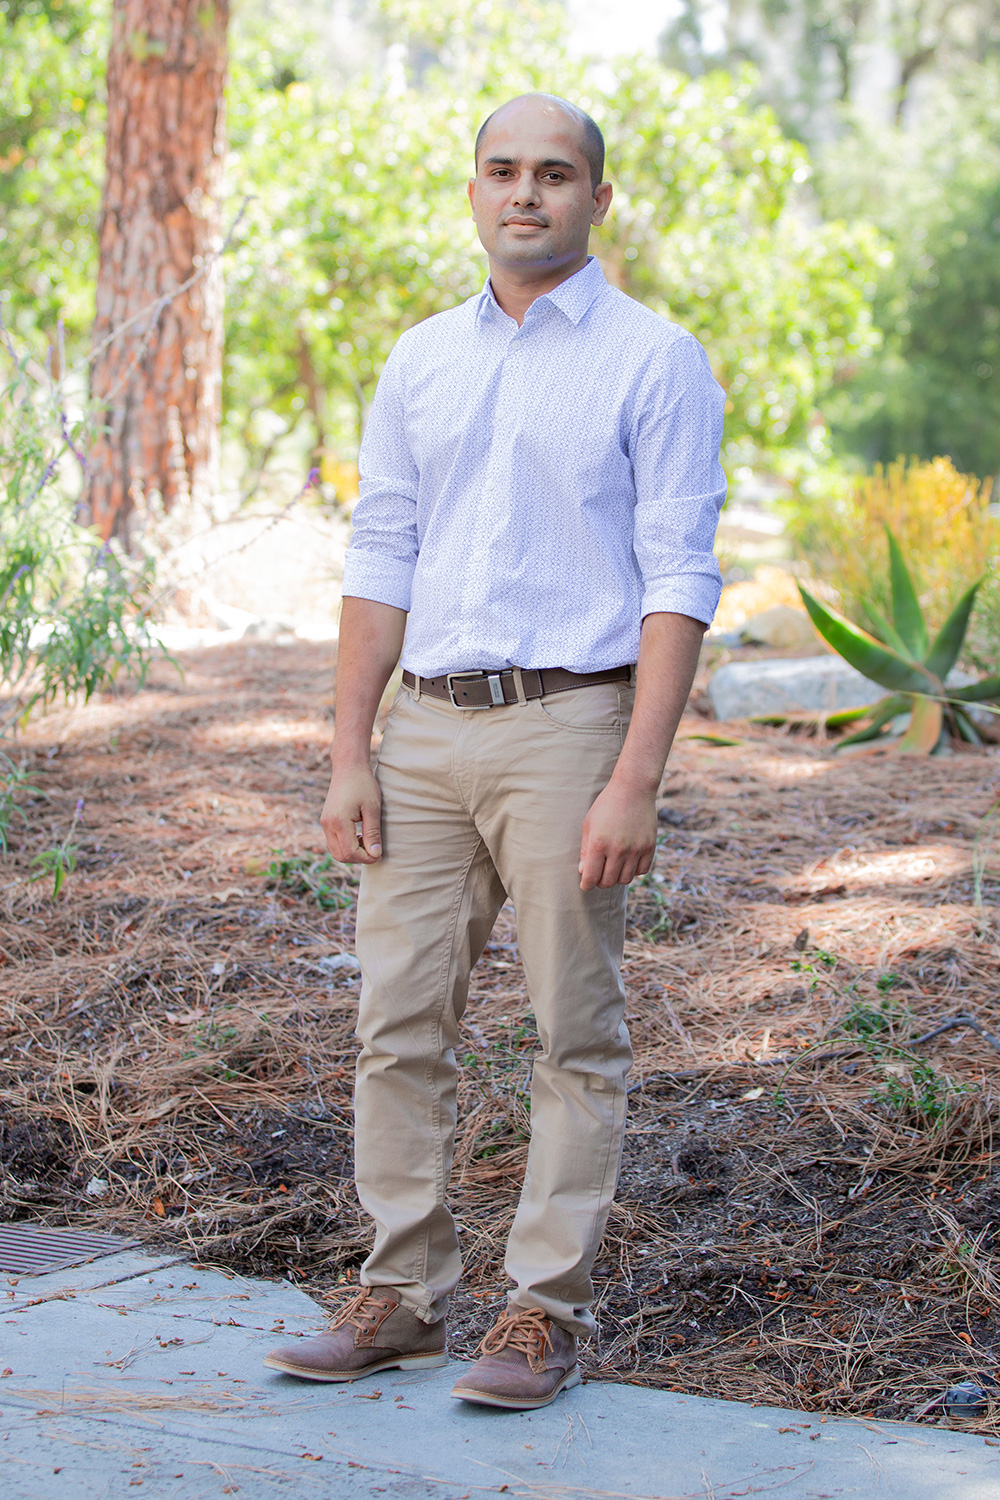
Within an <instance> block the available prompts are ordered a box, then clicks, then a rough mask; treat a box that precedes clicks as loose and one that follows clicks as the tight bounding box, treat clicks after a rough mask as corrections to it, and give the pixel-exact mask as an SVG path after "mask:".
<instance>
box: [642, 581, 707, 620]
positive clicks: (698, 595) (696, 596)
mask: <svg viewBox="0 0 1000 1500" xmlns="http://www.w3.org/2000/svg"><path fill="white" fill-rule="evenodd" d="M721 593H722V582H721V580H720V579H718V578H710V577H707V576H706V575H705V574H704V573H696V574H688V575H687V576H684V575H681V576H679V577H678V576H677V575H676V574H675V575H674V576H673V577H670V578H654V579H652V580H651V581H649V582H647V584H646V588H645V592H644V593H643V596H642V618H643V619H645V618H646V616H647V615H655V614H672V615H690V616H691V618H692V619H693V620H700V621H701V622H702V624H703V625H711V623H712V619H713V617H714V615H715V611H716V609H717V608H718V605H719V596H720V594H721Z"/></svg>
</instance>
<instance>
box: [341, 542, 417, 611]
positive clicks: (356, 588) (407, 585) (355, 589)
mask: <svg viewBox="0 0 1000 1500" xmlns="http://www.w3.org/2000/svg"><path fill="white" fill-rule="evenodd" d="M414 567H415V563H414V562H413V561H412V560H403V559H401V558H398V557H386V556H385V555H384V554H383V553H376V552H354V551H352V550H351V548H348V549H347V555H346V556H345V558H344V583H343V587H342V588H341V593H342V594H343V596H344V598H345V599H371V600H372V602H373V603H375V604H391V605H393V607H394V608H395V609H405V610H406V611H407V612H409V608H410V591H411V589H412V587H413V573H414Z"/></svg>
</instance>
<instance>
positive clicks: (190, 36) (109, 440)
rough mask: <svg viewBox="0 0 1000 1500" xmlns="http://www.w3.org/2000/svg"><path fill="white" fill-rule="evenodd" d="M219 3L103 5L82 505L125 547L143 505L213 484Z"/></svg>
mask: <svg viewBox="0 0 1000 1500" xmlns="http://www.w3.org/2000/svg"><path fill="white" fill-rule="evenodd" d="M228 9H229V5H228V0H114V16H113V29H112V40H111V49H110V52H109V55H108V70H107V84H108V123H107V137H106V174H105V181H104V195H103V199H102V204H101V216H100V221H99V226H98V242H99V249H100V266H99V270H98V280H97V313H96V318H95V322H94V332H93V350H94V354H93V364H92V370H91V396H92V398H93V402H94V406H95V409H96V413H97V420H98V422H99V423H100V424H101V425H102V427H103V429H104V430H103V432H101V433H99V435H98V438H97V440H96V443H95V447H94V450H93V454H92V476H91V482H90V486H89V494H88V507H89V513H90V519H91V521H92V522H93V524H94V525H96V526H97V527H98V529H99V530H100V532H101V534H102V535H103V536H104V537H109V536H118V537H121V538H122V539H123V540H125V541H126V542H129V541H131V540H133V539H134V537H135V535H136V533H137V530H138V529H139V527H140V526H141V525H142V524H143V523H144V522H145V521H146V519H147V518H148V516H149V515H150V513H151V512H152V513H154V514H155V513H156V511H157V510H158V509H162V510H163V511H170V510H172V509H174V508H175V507H177V506H187V505H189V504H192V503H193V504H194V505H195V506H197V507H200V506H203V505H205V504H207V503H208V501H209V500H210V498H211V496H212V494H213V492H214V490H215V488H216V485H217V479H218V448H219V438H218V425H219V409H220V397H221V382H222V269H221V265H220V263H219V261H218V259H216V260H214V261H212V262H211V263H210V264H208V266H207V269H206V270H204V273H203V274H200V273H201V272H202V268H204V267H205V266H206V262H208V261H209V258H210V257H211V255H212V254H213V252H217V251H218V249H219V246H220V240H221V234H220V227H221V226H220V203H219V190H220V185H221V181H220V179H221V172H222V166H223V158H224V151H225V107H224V93H223V90H224V87H225V78H226V31H227V23H228ZM192 276H197V278H198V279H197V280H195V282H194V284H193V285H192V286H190V287H189V288H188V289H187V290H186V291H183V292H181V293H180V294H179V295H177V296H171V293H173V292H175V291H176V289H177V288H178V287H180V286H181V285H183V283H184V282H186V281H188V280H189V279H190V278H191V277H192ZM151 304H152V307H151V306H150V305H151ZM136 314H139V316H138V317H136ZM132 318H135V321H134V322H133V323H131V325H130V326H129V327H128V328H127V329H124V330H123V332H122V333H121V334H120V335H118V336H116V337H114V338H112V339H111V340H110V342H107V343H106V342H105V341H107V340H108V339H109V336H110V335H112V334H114V333H115V330H116V329H120V328H122V325H123V324H125V323H127V322H128V320H129V319H132Z"/></svg>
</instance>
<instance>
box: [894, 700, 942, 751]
mask: <svg viewBox="0 0 1000 1500" xmlns="http://www.w3.org/2000/svg"><path fill="white" fill-rule="evenodd" d="M943 727H944V709H943V707H942V705H941V703H940V701H939V700H938V699H936V698H915V699H914V700H913V712H912V714H911V715H910V727H909V729H907V731H906V733H905V734H904V735H903V738H902V739H901V740H900V742H899V744H898V745H897V747H896V748H897V750H898V751H899V753H900V755H930V753H931V751H932V750H933V749H934V748H935V746H936V745H937V742H938V740H939V739H940V738H941V730H942V728H943Z"/></svg>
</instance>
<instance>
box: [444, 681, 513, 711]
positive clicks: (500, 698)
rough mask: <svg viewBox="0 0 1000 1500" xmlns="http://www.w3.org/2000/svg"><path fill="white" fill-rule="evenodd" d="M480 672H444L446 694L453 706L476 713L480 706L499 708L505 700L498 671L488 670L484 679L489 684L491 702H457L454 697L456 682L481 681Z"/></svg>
mask: <svg viewBox="0 0 1000 1500" xmlns="http://www.w3.org/2000/svg"><path fill="white" fill-rule="evenodd" d="M482 680H483V673H482V672H446V673H445V677H444V681H445V687H446V688H447V689H448V696H449V698H450V699H451V701H452V704H453V706H454V707H455V708H460V709H461V710H462V712H463V713H476V712H478V710H479V709H481V708H499V707H501V706H502V705H503V704H505V703H506V702H507V700H506V698H505V697H504V695H503V683H502V682H501V681H500V673H499V672H488V673H487V674H486V681H487V683H488V684H489V689H490V697H491V699H492V700H493V701H492V702H491V703H459V702H458V700H457V699H456V697H455V683H456V682H482Z"/></svg>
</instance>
